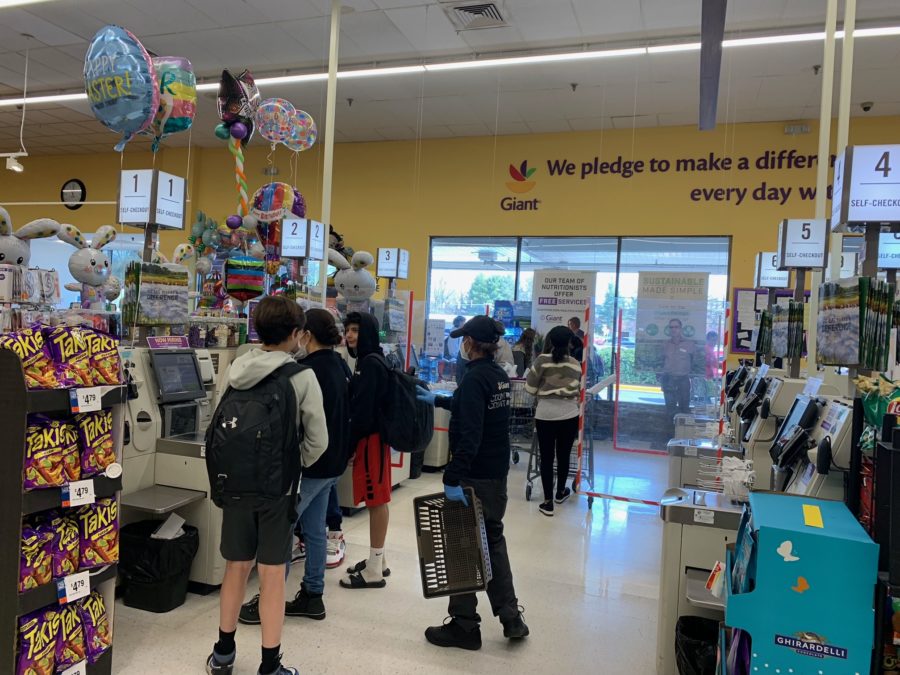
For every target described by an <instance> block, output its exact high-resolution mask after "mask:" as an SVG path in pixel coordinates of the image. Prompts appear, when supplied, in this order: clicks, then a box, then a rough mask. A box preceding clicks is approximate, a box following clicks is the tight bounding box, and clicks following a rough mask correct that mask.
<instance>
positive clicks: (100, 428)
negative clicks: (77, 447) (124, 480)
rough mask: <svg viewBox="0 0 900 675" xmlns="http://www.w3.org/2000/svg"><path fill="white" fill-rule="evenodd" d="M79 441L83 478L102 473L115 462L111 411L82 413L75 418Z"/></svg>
mask: <svg viewBox="0 0 900 675" xmlns="http://www.w3.org/2000/svg"><path fill="white" fill-rule="evenodd" d="M75 423H76V424H77V425H78V434H79V438H80V439H81V475H82V477H84V478H89V477H90V476H96V475H97V474H98V473H103V471H105V470H106V467H108V466H109V465H110V464H112V463H113V462H115V461H116V449H115V443H114V442H113V437H112V426H113V424H112V410H109V409H107V410H100V411H98V412H91V413H84V414H81V415H77V416H76V417H75Z"/></svg>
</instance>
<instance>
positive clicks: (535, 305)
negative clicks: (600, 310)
mask: <svg viewBox="0 0 900 675" xmlns="http://www.w3.org/2000/svg"><path fill="white" fill-rule="evenodd" d="M596 288H597V273H596V272H573V271H571V270H537V271H536V272H535V273H534V282H533V286H532V296H531V297H532V304H531V327H532V328H534V329H535V330H536V331H537V332H538V333H540V334H541V335H546V334H547V333H548V332H549V331H550V330H551V329H552V328H554V327H556V326H565V325H566V324H567V323H568V322H569V319H571V318H573V317H578V319H579V320H580V321H582V322H583V321H584V310H585V309H586V308H587V306H588V303H590V301H591V298H592V297H594V293H595V292H596ZM593 314H594V313H593V312H591V316H593ZM590 328H591V327H590V326H582V329H583V330H584V332H585V333H588V334H589V335H590V333H591V331H590Z"/></svg>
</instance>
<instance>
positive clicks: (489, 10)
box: [444, 2, 509, 31]
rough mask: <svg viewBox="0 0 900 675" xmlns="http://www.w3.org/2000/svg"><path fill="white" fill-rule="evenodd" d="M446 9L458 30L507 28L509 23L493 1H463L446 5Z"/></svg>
mask: <svg viewBox="0 0 900 675" xmlns="http://www.w3.org/2000/svg"><path fill="white" fill-rule="evenodd" d="M444 11H445V12H446V13H447V16H448V17H449V18H450V21H451V22H452V23H453V26H454V27H455V28H456V30H458V31H460V30H476V29H479V28H505V27H506V26H508V25H509V24H508V23H506V20H505V19H504V18H503V15H502V14H501V13H500V8H499V7H497V5H496V4H494V3H493V2H479V3H474V4H473V3H468V2H467V3H461V4H454V5H451V6H450V7H445V8H444Z"/></svg>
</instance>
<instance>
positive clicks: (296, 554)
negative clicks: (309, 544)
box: [291, 541, 306, 565]
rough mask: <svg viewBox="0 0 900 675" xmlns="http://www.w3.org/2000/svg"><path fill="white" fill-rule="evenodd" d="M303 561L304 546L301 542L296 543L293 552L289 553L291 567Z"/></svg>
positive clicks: (304, 557) (304, 555)
mask: <svg viewBox="0 0 900 675" xmlns="http://www.w3.org/2000/svg"><path fill="white" fill-rule="evenodd" d="M304 560H306V544H304V543H303V542H302V541H298V542H297V545H296V546H295V547H294V551H293V552H292V553H291V565H294V564H296V563H298V562H302V561H304Z"/></svg>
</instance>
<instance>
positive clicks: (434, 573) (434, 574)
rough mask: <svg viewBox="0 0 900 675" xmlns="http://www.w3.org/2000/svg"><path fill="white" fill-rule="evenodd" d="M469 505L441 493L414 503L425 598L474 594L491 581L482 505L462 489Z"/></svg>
mask: <svg viewBox="0 0 900 675" xmlns="http://www.w3.org/2000/svg"><path fill="white" fill-rule="evenodd" d="M465 494H466V497H467V499H468V500H469V505H468V506H465V505H464V504H463V503H462V502H452V501H449V500H448V499H447V498H446V497H445V496H444V493H443V492H439V493H437V494H433V495H425V496H424V497H417V498H415V499H414V500H413V508H414V509H415V514H416V540H417V543H418V546H419V569H420V571H421V573H422V592H423V593H424V595H425V597H426V598H439V597H441V596H446V595H458V594H460V593H474V592H476V591H483V590H485V589H486V588H487V585H488V582H489V581H490V580H491V559H490V556H489V554H488V544H487V533H486V532H485V529H484V515H483V514H482V512H481V502H480V501H478V498H477V497H476V496H475V491H474V490H473V489H472V488H465Z"/></svg>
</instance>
